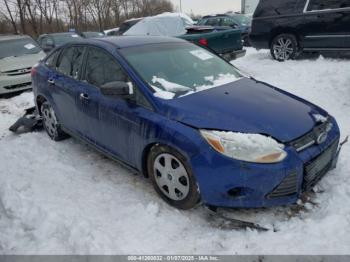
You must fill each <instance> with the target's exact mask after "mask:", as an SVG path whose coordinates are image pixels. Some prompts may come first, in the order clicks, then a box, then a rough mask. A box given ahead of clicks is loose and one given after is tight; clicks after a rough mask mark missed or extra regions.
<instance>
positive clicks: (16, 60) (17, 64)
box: [0, 52, 45, 72]
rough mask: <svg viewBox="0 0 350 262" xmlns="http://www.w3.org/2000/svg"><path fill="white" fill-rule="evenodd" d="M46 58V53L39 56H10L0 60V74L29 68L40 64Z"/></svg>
mask: <svg viewBox="0 0 350 262" xmlns="http://www.w3.org/2000/svg"><path fill="white" fill-rule="evenodd" d="M44 57H45V53H44V52H39V53H37V54H30V55H23V56H17V57H15V56H10V57H5V58H3V59H0V72H7V71H12V70H18V69H24V68H29V67H32V66H33V65H35V64H36V63H37V62H39V60H40V59H42V58H44Z"/></svg>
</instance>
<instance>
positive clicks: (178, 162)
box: [147, 145, 200, 210]
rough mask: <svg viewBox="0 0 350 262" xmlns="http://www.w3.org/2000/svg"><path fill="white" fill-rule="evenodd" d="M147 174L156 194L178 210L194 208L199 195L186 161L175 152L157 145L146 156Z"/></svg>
mask: <svg viewBox="0 0 350 262" xmlns="http://www.w3.org/2000/svg"><path fill="white" fill-rule="evenodd" d="M147 163H148V165H147V168H148V174H149V176H150V179H151V181H152V184H153V186H154V188H155V190H156V191H157V193H158V194H159V195H160V196H161V197H162V198H163V199H164V200H165V201H166V202H167V203H168V204H170V205H172V206H174V207H176V208H178V209H184V210H187V209H191V208H193V207H195V206H196V205H197V204H198V202H199V200H200V194H199V189H198V186H197V183H196V180H195V178H194V176H193V175H192V172H191V168H190V166H189V164H188V163H187V160H186V158H185V157H184V156H182V155H181V154H180V153H179V152H177V151H176V150H174V149H172V148H170V147H167V146H160V145H157V146H155V147H153V148H152V149H151V151H150V154H149V156H148V161H147Z"/></svg>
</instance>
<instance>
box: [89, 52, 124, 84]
mask: <svg viewBox="0 0 350 262" xmlns="http://www.w3.org/2000/svg"><path fill="white" fill-rule="evenodd" d="M85 80H86V81H87V82H88V83H90V84H92V85H94V86H97V87H101V86H103V85H104V84H106V83H111V82H115V81H122V82H127V81H128V76H127V75H126V74H125V73H124V71H123V70H122V68H121V66H120V65H119V64H118V63H117V62H116V61H115V59H114V58H113V57H112V56H111V55H109V54H107V53H106V52H105V51H103V50H101V49H99V48H89V51H88V56H87V61H86V69H85Z"/></svg>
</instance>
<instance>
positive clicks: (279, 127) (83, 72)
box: [32, 36, 340, 209]
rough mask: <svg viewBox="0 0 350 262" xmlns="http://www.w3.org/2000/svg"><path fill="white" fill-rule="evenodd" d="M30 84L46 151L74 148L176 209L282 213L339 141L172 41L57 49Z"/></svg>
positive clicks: (327, 120) (199, 52) (311, 114)
mask: <svg viewBox="0 0 350 262" xmlns="http://www.w3.org/2000/svg"><path fill="white" fill-rule="evenodd" d="M32 80H33V89H34V96H35V102H36V106H37V109H38V111H39V112H40V114H41V115H42V117H43V122H44V127H45V129H46V131H47V133H48V135H49V136H50V137H51V138H52V139H53V140H55V141H59V140H62V139H64V138H66V137H68V136H74V137H76V138H79V139H81V140H83V141H84V142H86V143H88V144H90V145H91V146H93V147H94V148H96V149H97V150H99V151H100V152H102V153H104V154H106V155H107V156H109V157H111V158H113V159H116V160H118V161H119V162H121V163H123V164H125V165H126V166H128V167H130V168H132V169H134V170H137V171H138V172H139V173H142V174H144V175H145V176H146V177H149V178H150V180H151V181H152V183H153V185H154V188H155V190H156V191H157V193H158V194H159V195H160V196H161V197H162V198H163V199H164V200H165V201H166V202H167V203H169V204H170V205H172V206H174V207H176V208H179V209H190V208H193V207H195V206H196V205H197V204H198V203H203V204H205V205H209V206H216V207H218V206H219V207H245V208H252V207H268V206H276V205H286V204H292V203H295V202H296V201H297V199H298V198H299V197H300V195H301V194H302V193H303V192H305V191H308V190H310V189H311V188H312V187H313V186H314V185H315V184H316V183H317V182H318V181H319V180H320V179H321V178H322V177H323V176H324V175H325V174H326V173H327V172H328V171H329V170H330V169H332V168H334V167H335V164H336V161H337V155H338V144H339V137H340V132H339V128H338V125H337V123H336V121H335V119H334V118H333V117H332V116H331V115H329V114H328V113H327V112H326V111H324V110H323V109H321V108H320V107H318V106H316V105H314V104H312V103H310V102H307V101H305V100H303V99H301V98H299V97H296V96H294V95H292V94H289V93H287V92H285V91H282V90H280V89H278V88H276V87H273V86H271V85H269V84H266V83H263V82H260V81H257V80H255V79H253V78H246V77H244V76H242V75H241V74H240V73H239V72H238V70H237V69H236V68H235V67H233V66H232V65H231V64H229V63H227V62H226V61H224V60H223V59H221V58H220V57H218V56H216V55H214V54H212V53H211V52H209V51H208V50H206V49H203V48H201V47H198V46H196V45H194V44H191V43H188V42H186V41H183V40H180V39H176V38H164V37H132V36H124V37H111V38H101V39H92V40H81V41H78V42H74V43H70V44H66V45H64V46H62V47H59V48H57V49H55V50H54V51H53V52H51V53H50V54H49V55H48V57H47V58H46V59H44V60H43V61H41V62H40V63H39V64H38V65H37V66H35V67H34V68H33V70H32Z"/></svg>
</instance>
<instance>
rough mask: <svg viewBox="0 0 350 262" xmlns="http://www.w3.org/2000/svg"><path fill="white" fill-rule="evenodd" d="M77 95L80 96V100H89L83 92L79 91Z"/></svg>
mask: <svg viewBox="0 0 350 262" xmlns="http://www.w3.org/2000/svg"><path fill="white" fill-rule="evenodd" d="M79 97H80V100H85V101H87V100H89V96H88V95H87V94H84V93H81V94H80V96H79Z"/></svg>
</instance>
